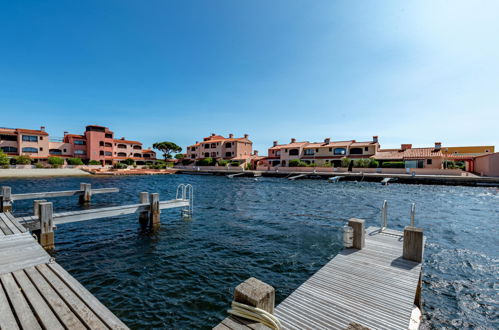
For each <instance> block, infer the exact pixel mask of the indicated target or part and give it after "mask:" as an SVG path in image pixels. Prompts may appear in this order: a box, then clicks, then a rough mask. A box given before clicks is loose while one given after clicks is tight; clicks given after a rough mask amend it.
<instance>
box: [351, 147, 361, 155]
mask: <svg viewBox="0 0 499 330" xmlns="http://www.w3.org/2000/svg"><path fill="white" fill-rule="evenodd" d="M350 155H362V148H351V149H350Z"/></svg>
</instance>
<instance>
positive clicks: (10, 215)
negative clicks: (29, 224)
mask: <svg viewBox="0 0 499 330" xmlns="http://www.w3.org/2000/svg"><path fill="white" fill-rule="evenodd" d="M4 214H5V216H6V217H7V218H8V219H9V220H10V222H12V223H13V224H14V226H16V228H17V229H19V231H20V232H21V233H25V232H27V231H28V230H27V229H26V227H24V226H23V225H21V224H20V223H19V221H17V219H16V218H15V217H14V215H12V213H10V212H5V213H4Z"/></svg>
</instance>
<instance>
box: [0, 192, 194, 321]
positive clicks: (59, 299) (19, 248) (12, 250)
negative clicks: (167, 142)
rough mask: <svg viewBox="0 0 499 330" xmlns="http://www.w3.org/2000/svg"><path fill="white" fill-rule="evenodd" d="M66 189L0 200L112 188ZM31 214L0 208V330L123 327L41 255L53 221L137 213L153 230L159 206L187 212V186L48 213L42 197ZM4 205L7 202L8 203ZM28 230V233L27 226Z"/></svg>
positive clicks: (190, 195) (51, 239) (48, 247)
mask: <svg viewBox="0 0 499 330" xmlns="http://www.w3.org/2000/svg"><path fill="white" fill-rule="evenodd" d="M82 187H83V189H80V190H77V191H71V192H68V191H66V192H44V193H30V194H17V195H12V194H10V188H2V191H3V192H7V193H8V194H9V195H8V196H7V199H4V197H5V196H0V201H4V200H6V201H8V202H12V201H13V200H19V199H33V198H39V197H45V198H49V197H60V196H72V195H78V196H83V197H84V198H83V200H86V201H87V202H88V201H89V199H87V198H85V196H86V197H89V196H91V193H89V192H93V193H96V191H97V193H106V192H116V189H115V188H104V189H100V190H92V189H91V188H90V185H87V184H82ZM33 204H34V215H33V216H28V217H19V218H17V217H15V216H14V215H13V214H12V213H11V212H10V210H9V211H7V210H4V209H3V205H2V210H1V212H0V329H9V330H10V329H51V330H52V329H128V327H127V326H126V325H125V324H124V323H123V322H122V321H121V320H120V319H119V318H118V317H116V316H115V315H114V314H113V313H112V312H111V311H110V310H109V309H107V307H105V306H104V305H103V304H102V303H101V302H99V300H98V299H97V298H95V297H94V296H93V295H92V294H91V293H90V292H89V291H88V290H87V289H85V288H84V287H83V285H81V284H80V283H79V282H78V281H77V280H76V279H75V278H73V277H72V276H71V275H70V274H69V273H68V272H67V271H66V270H64V268H63V267H61V266H60V265H59V264H57V262H56V261H55V260H54V258H52V257H51V256H50V254H49V253H47V250H51V249H53V248H54V228H55V226H56V225H57V224H65V223H69V222H77V221H85V220H90V219H97V218H104V217H114V216H118V215H124V214H132V213H138V214H139V222H140V223H141V225H147V226H149V227H150V228H151V229H157V228H158V226H159V225H160V213H161V210H162V209H168V208H174V207H178V208H181V209H182V212H181V214H182V216H183V217H184V216H190V215H192V206H193V190H192V186H190V185H184V184H181V185H179V186H178V188H177V194H176V198H175V199H173V200H167V201H160V200H159V194H157V193H151V194H149V193H147V192H141V193H140V194H139V203H138V204H132V205H123V206H115V207H107V208H99V209H90V210H82V211H74V212H61V213H54V212H53V205H52V203H51V202H47V201H46V200H35V201H34V203H33ZM8 207H9V209H11V208H12V204H10V205H8ZM28 228H29V229H30V230H31V232H30V230H29V229H28Z"/></svg>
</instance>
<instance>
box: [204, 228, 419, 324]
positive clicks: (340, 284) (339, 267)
mask: <svg viewBox="0 0 499 330" xmlns="http://www.w3.org/2000/svg"><path fill="white" fill-rule="evenodd" d="M411 228H412V229H413V230H414V231H415V232H416V235H419V234H421V235H420V236H418V237H419V238H420V242H415V241H414V237H413V236H412V234H413V231H412V230H409V232H407V233H403V232H400V231H395V230H389V229H385V230H383V231H382V232H381V231H380V229H379V228H375V227H369V228H368V229H367V230H366V231H365V238H364V239H363V241H364V245H363V246H362V245H361V242H360V241H358V242H357V246H356V242H355V240H356V239H357V238H355V237H354V247H352V248H347V249H344V250H342V251H341V252H340V253H339V254H338V255H337V256H336V257H334V258H333V259H332V260H331V261H330V262H328V263H327V264H326V265H325V266H324V267H322V268H321V269H320V270H319V271H318V272H317V273H315V274H314V275H313V276H312V277H310V278H309V279H308V280H307V281H306V282H305V283H303V284H302V285H301V286H300V287H298V289H296V290H295V291H294V292H293V293H292V294H291V295H290V296H288V297H287V298H286V299H285V300H284V301H283V302H281V303H280V304H279V305H278V306H277V307H276V308H275V310H274V312H273V315H274V316H276V317H277V318H278V319H279V321H280V322H281V324H282V329H408V328H409V324H410V319H411V313H412V311H413V308H414V304H415V302H416V303H417V302H418V300H419V294H420V291H419V290H420V289H421V282H420V275H421V266H422V263H421V262H418V261H411V260H409V259H414V258H412V257H411V256H410V255H409V254H410V253H411V251H410V250H407V249H410V248H411V247H409V246H408V244H414V243H415V244H414V245H415V246H414V247H415V249H416V250H417V252H416V254H420V256H421V257H422V252H423V251H422V248H423V246H424V237H423V236H422V232H421V231H420V230H418V229H417V228H413V227H411ZM362 230H363V228H362ZM406 230H407V229H406ZM404 234H405V238H404ZM359 239H362V237H359ZM416 240H417V239H416ZM404 241H405V243H404ZM404 244H406V246H404ZM359 248H360V249H359ZM408 253H409V254H408ZM403 256H405V258H403ZM421 261H422V260H421ZM236 291H238V289H237V288H236ZM249 301H250V302H251V303H254V300H253V301H252V300H251V299H250V300H249ZM244 303H247V302H244ZM252 305H253V304H252ZM256 307H258V306H256ZM355 326H356V327H357V328H355ZM349 327H350V328H349ZM214 329H217V330H223V329H224V330H228V329H232V330H236V329H238V330H239V329H268V328H267V327H265V326H263V325H262V324H260V323H258V322H254V321H249V320H244V319H241V318H238V317H234V316H230V317H228V318H226V319H225V320H223V321H222V323H220V324H219V325H218V326H217V327H215V328H214Z"/></svg>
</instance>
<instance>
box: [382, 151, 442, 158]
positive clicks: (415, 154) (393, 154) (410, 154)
mask: <svg viewBox="0 0 499 330" xmlns="http://www.w3.org/2000/svg"><path fill="white" fill-rule="evenodd" d="M435 157H439V158H443V157H444V154H443V153H442V151H441V150H436V149H435V148H410V149H406V150H401V149H384V150H378V151H377V152H376V154H375V155H374V158H376V159H381V160H392V159H393V160H403V159H424V158H435Z"/></svg>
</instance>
